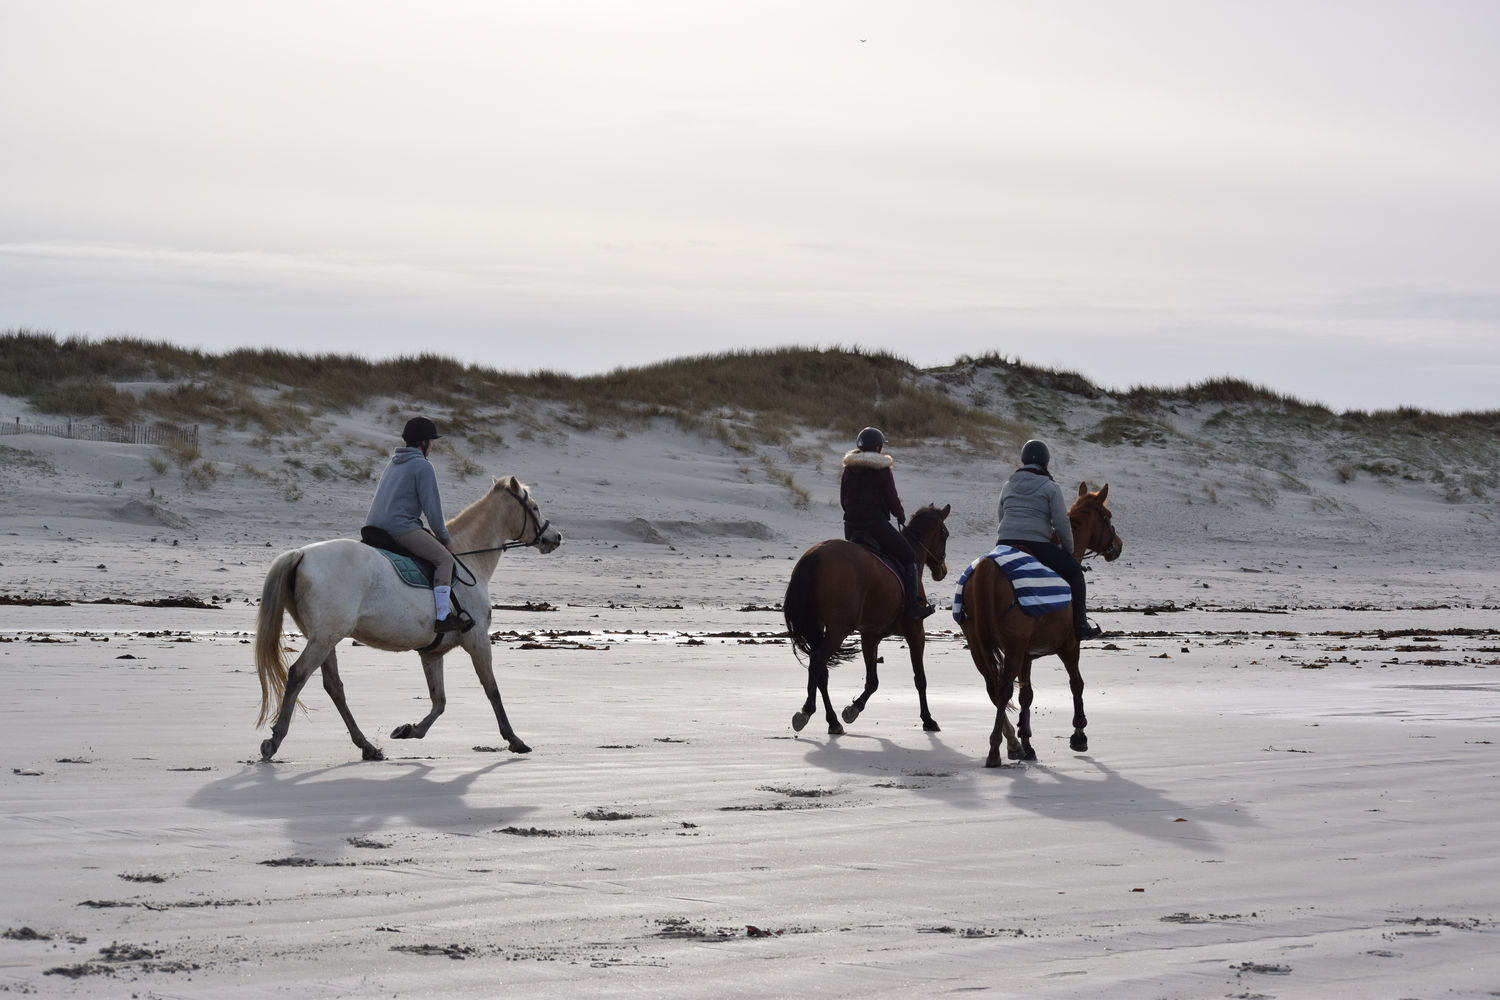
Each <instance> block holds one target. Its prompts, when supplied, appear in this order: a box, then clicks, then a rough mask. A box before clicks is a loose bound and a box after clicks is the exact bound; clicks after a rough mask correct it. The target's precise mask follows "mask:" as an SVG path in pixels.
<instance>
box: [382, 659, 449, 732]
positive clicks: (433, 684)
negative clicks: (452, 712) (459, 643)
mask: <svg viewBox="0 0 1500 1000" xmlns="http://www.w3.org/2000/svg"><path fill="white" fill-rule="evenodd" d="M420 655H421V657H422V673H423V674H425V675H426V676H427V697H428V698H429V699H430V700H431V701H432V707H431V708H430V709H429V710H428V712H427V714H426V715H425V716H423V717H422V721H421V722H408V723H405V724H403V725H400V726H397V727H396V728H395V729H393V730H391V739H393V740H420V739H421V738H422V737H424V736H426V735H427V730H429V729H431V728H432V724H433V723H434V722H436V721H437V718H438V716H440V715H442V714H443V710H444V709H446V708H447V707H448V696H447V694H445V693H444V691H443V654H442V653H422V654H420Z"/></svg>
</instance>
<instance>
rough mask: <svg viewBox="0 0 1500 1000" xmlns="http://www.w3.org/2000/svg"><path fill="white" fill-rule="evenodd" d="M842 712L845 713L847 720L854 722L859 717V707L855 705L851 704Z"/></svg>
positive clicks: (845, 719)
mask: <svg viewBox="0 0 1500 1000" xmlns="http://www.w3.org/2000/svg"><path fill="white" fill-rule="evenodd" d="M840 714H841V715H843V717H844V721H845V722H853V721H854V720H855V719H857V718H859V709H857V708H855V707H854V706H853V705H850V706H849V707H848V708H846V709H844V711H843V712H842V713H840Z"/></svg>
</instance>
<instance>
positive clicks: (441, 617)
mask: <svg viewBox="0 0 1500 1000" xmlns="http://www.w3.org/2000/svg"><path fill="white" fill-rule="evenodd" d="M432 603H433V611H434V614H435V615H436V616H437V622H436V624H434V625H433V630H434V631H436V632H467V631H469V629H471V628H473V627H474V619H473V617H472V616H470V614H469V613H468V612H467V611H465V610H463V609H462V608H454V609H451V610H450V604H452V603H454V602H453V589H452V588H451V587H433V588H432Z"/></svg>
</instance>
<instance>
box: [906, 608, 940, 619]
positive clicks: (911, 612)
mask: <svg viewBox="0 0 1500 1000" xmlns="http://www.w3.org/2000/svg"><path fill="white" fill-rule="evenodd" d="M936 610H937V608H935V607H933V606H932V605H931V604H920V605H918V606H916V607H914V608H907V609H906V614H907V617H909V618H913V619H915V620H917V621H922V620H923V619H925V618H927V617H928V616H929V615H931V614H932V613H933V612H934V611H936Z"/></svg>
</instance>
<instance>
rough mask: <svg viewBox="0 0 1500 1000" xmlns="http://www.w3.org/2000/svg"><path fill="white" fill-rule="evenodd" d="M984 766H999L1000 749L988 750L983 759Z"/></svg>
mask: <svg viewBox="0 0 1500 1000" xmlns="http://www.w3.org/2000/svg"><path fill="white" fill-rule="evenodd" d="M984 766H985V767H999V766H1000V751H999V750H991V751H990V755H989V756H988V757H986V758H985V759H984Z"/></svg>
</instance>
